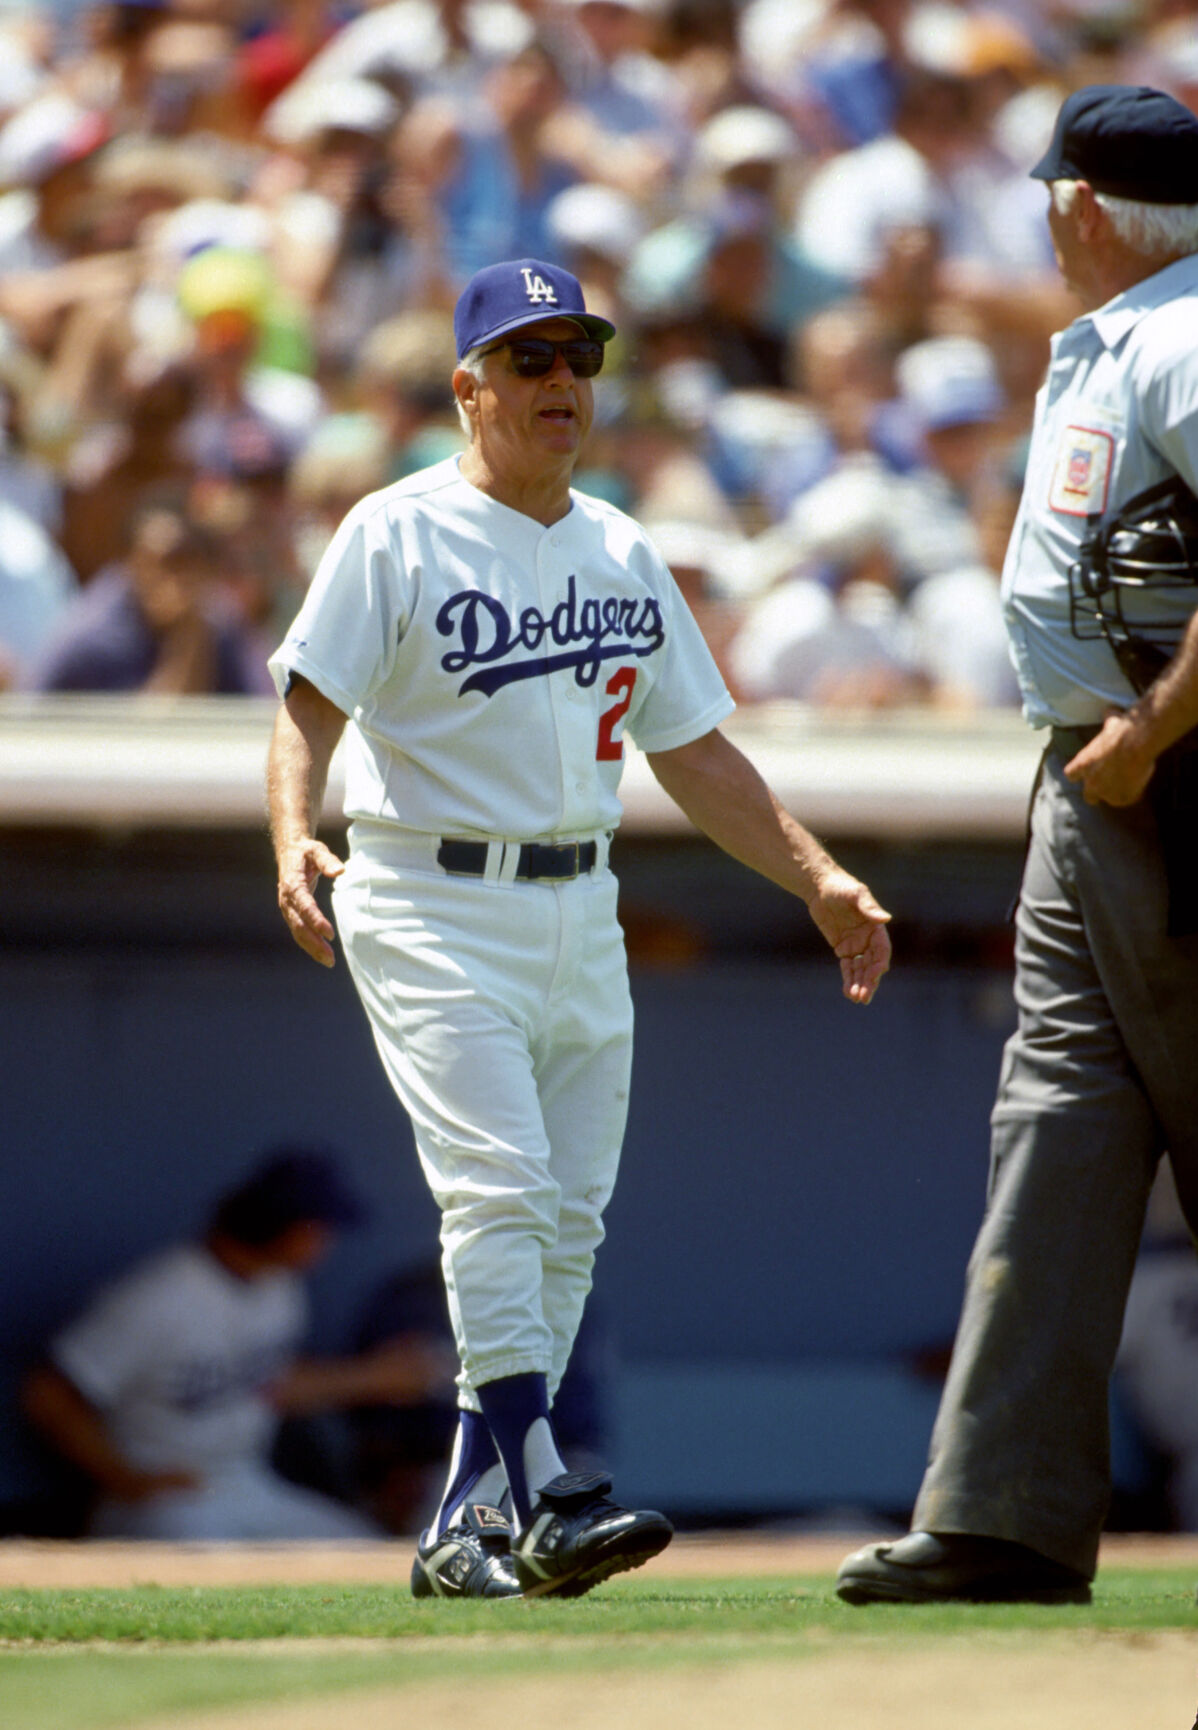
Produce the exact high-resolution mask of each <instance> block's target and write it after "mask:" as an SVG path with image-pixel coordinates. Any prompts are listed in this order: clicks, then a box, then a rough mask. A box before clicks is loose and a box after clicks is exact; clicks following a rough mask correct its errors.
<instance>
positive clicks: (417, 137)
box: [397, 40, 580, 295]
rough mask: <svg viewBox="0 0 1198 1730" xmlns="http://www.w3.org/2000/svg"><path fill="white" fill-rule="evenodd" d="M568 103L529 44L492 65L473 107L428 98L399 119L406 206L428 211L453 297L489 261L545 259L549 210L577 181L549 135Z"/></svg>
mask: <svg viewBox="0 0 1198 1730" xmlns="http://www.w3.org/2000/svg"><path fill="white" fill-rule="evenodd" d="M565 101H566V85H565V81H564V79H563V76H562V72H561V68H560V67H559V65H558V62H557V60H556V59H555V57H554V54H553V53H552V51H551V50H550V48H549V47H548V45H547V44H546V43H545V42H543V41H541V40H534V41H532V42H529V43H528V44H527V45H526V46H525V47H523V48H521V49H519V50H518V51H517V52H516V53H515V54H513V55H511V56H510V57H509V58H507V59H506V60H504V61H502V62H501V63H500V64H499V65H497V66H495V67H493V68H492V69H491V71H490V72H488V73H487V75H486V77H485V78H484V80H483V83H482V85H481V87H480V89H479V91H478V93H477V95H476V96H475V97H474V98H472V100H471V101H470V102H469V103H466V102H463V101H461V100H458V101H453V100H450V99H448V98H446V97H444V96H432V97H428V98H426V99H424V100H422V101H419V102H417V103H416V104H415V105H414V106H413V108H412V109H411V110H410V112H409V113H408V114H407V116H406V117H405V119H404V122H403V124H402V126H401V127H400V131H399V136H398V142H397V151H398V161H399V166H400V170H401V174H402V175H403V177H404V180H405V182H406V186H407V189H408V198H409V200H412V199H420V200H422V201H423V206H424V208H425V210H426V211H427V210H428V209H429V208H431V210H432V211H433V213H434V217H433V221H432V223H430V221H429V218H428V216H427V215H426V216H425V217H424V218H423V220H422V224H421V226H422V227H423V228H424V229H425V230H426V231H427V232H428V233H429V234H430V235H431V236H435V235H438V234H439V242H440V252H441V256H442V259H443V265H444V280H445V282H446V283H447V284H448V285H449V288H450V290H451V292H452V293H453V294H455V295H456V291H457V289H458V288H460V287H461V285H462V284H463V283H464V282H465V281H466V280H467V279H468V278H469V277H470V276H472V275H473V274H474V272H475V271H476V270H480V269H482V267H483V266H484V265H486V264H492V263H495V262H496V261H497V260H499V259H501V258H544V257H546V256H547V255H550V254H551V252H552V243H551V237H550V234H549V229H548V219H547V213H548V210H549V207H550V205H551V204H552V202H553V200H554V198H555V197H556V196H557V194H558V193H559V192H562V191H564V189H565V188H566V187H567V186H571V185H573V183H574V182H575V181H576V180H577V179H579V178H580V174H579V170H578V168H577V166H576V165H575V164H573V163H572V162H570V161H568V160H567V159H566V154H565V152H564V151H563V150H561V149H559V148H557V147H556V146H555V145H554V144H553V143H552V142H551V140H550V135H549V129H550V121H551V119H552V118H553V117H554V116H555V115H556V114H558V113H559V111H561V110H562V108H563V106H564V104H565Z"/></svg>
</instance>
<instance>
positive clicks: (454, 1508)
mask: <svg viewBox="0 0 1198 1730" xmlns="http://www.w3.org/2000/svg"><path fill="white" fill-rule="evenodd" d="M506 1488H507V1477H506V1475H505V1473H504V1470H503V1464H502V1462H501V1460H500V1458H499V1454H498V1452H497V1450H496V1447H495V1443H494V1441H493V1440H492V1437H491V1431H490V1429H489V1428H488V1427H487V1420H486V1418H484V1417H483V1415H482V1413H481V1412H470V1411H466V1410H464V1409H463V1410H460V1411H459V1412H458V1428H457V1434H456V1435H455V1436H454V1438H453V1454H452V1456H451V1458H450V1462H449V1479H448V1482H447V1483H446V1485H445V1493H444V1495H443V1496H442V1497H441V1506H440V1507H439V1508H438V1510H437V1518H436V1520H435V1521H434V1524H433V1531H434V1535H435V1536H437V1537H440V1536H441V1534H442V1533H443V1532H445V1531H446V1530H447V1529H448V1528H449V1527H450V1526H452V1525H453V1524H454V1521H455V1520H456V1518H457V1515H458V1512H459V1510H460V1509H461V1506H462V1503H463V1502H464V1501H465V1500H466V1498H467V1497H468V1496H473V1497H474V1499H475V1500H476V1501H479V1502H487V1503H489V1504H490V1505H491V1506H492V1507H498V1506H499V1502H500V1498H501V1497H502V1495H503V1493H504V1491H505V1490H506Z"/></svg>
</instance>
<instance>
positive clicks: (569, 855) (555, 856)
mask: <svg viewBox="0 0 1198 1730" xmlns="http://www.w3.org/2000/svg"><path fill="white" fill-rule="evenodd" d="M492 845H496V843H489V842H486V841H442V843H441V845H440V846H439V847H438V848H437V864H438V865H440V866H441V868H442V870H444V871H452V872H454V873H456V874H457V875H458V876H461V877H485V876H486V872H487V851H488V847H489V846H492ZM498 845H502V843H498ZM598 857H599V848H598V846H597V845H596V844H595V842H594V841H562V842H556V843H550V842H547V841H525V842H523V843H522V845H521V847H520V856H519V858H518V860H517V862H516V876H517V877H523V878H525V879H527V880H531V879H533V878H548V879H550V881H552V882H562V881H564V880H565V879H567V878H570V877H583V876H585V875H586V873H587V872H588V871H593V870H594V869H595V861H596V860H597V859H598Z"/></svg>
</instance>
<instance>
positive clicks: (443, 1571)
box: [412, 1502, 520, 1598]
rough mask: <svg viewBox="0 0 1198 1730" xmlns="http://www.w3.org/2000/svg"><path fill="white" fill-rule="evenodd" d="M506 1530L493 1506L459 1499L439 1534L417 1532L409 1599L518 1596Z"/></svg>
mask: <svg viewBox="0 0 1198 1730" xmlns="http://www.w3.org/2000/svg"><path fill="white" fill-rule="evenodd" d="M511 1548H512V1528H511V1526H510V1525H509V1524H508V1522H507V1520H506V1519H505V1518H504V1516H503V1515H502V1514H501V1513H500V1511H499V1509H498V1508H492V1507H490V1506H488V1504H487V1503H486V1502H464V1503H463V1504H462V1509H461V1512H460V1514H459V1515H458V1518H457V1520H456V1521H455V1523H454V1524H453V1525H452V1526H450V1527H449V1528H448V1530H447V1531H444V1532H442V1533H441V1535H440V1537H437V1538H434V1537H430V1536H429V1534H428V1533H427V1532H425V1533H424V1534H423V1536H422V1537H421V1539H420V1542H419V1544H418V1545H417V1546H416V1560H415V1561H414V1562H413V1563H412V1596H413V1598H518V1597H519V1596H520V1582H519V1580H517V1578H516V1575H515V1570H514V1569H513V1567H512V1559H511Z"/></svg>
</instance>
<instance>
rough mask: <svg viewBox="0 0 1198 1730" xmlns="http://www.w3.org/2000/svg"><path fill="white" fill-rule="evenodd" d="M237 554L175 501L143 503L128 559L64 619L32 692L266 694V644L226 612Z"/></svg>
mask: <svg viewBox="0 0 1198 1730" xmlns="http://www.w3.org/2000/svg"><path fill="white" fill-rule="evenodd" d="M230 550H231V549H230V547H229V545H228V543H227V542H226V543H224V544H222V541H221V540H220V538H219V537H218V536H217V535H215V534H213V533H212V532H211V531H209V530H206V529H204V528H202V527H201V526H200V524H199V523H197V521H196V520H195V518H194V516H193V515H192V514H191V512H190V511H189V509H188V507H187V505H186V504H185V503H182V502H180V501H179V500H178V499H177V498H175V497H171V496H167V497H166V498H157V497H150V498H147V499H145V500H143V502H142V503H141V504H140V505H139V507H138V508H137V511H136V513H135V516H134V520H133V523H132V525H131V528H130V532H129V540H128V546H127V551H126V552H125V554H124V556H123V557H122V558H121V559H120V560H118V561H117V562H116V563H115V564H111V565H108V566H107V567H106V568H105V569H104V570H102V571H101V572H99V573H98V574H97V575H96V576H95V577H93V578H92V580H91V582H89V583H88V584H87V586H86V587H85V588H84V589H82V590H81V591H80V593H79V594H78V596H77V597H76V598H75V599H74V600H73V601H72V602H71V605H70V606H69V607H68V608H67V609H66V611H65V612H64V613H63V616H62V618H61V619H60V620H59V622H58V624H57V626H56V628H55V630H54V632H53V634H52V636H51V637H50V640H49V642H48V643H47V644H46V646H45V648H44V650H43V653H42V654H41V656H40V657H39V659H38V660H37V661H36V663H35V665H34V668H33V672H32V674H31V676H30V681H29V682H30V684H31V686H32V688H33V689H34V690H38V691H129V692H133V691H141V692H146V693H153V694H157V695H163V696H182V695H193V696H194V695H249V694H253V693H259V694H260V693H261V692H262V690H263V684H262V668H261V650H260V645H259V643H258V641H257V639H256V638H255V637H254V636H253V635H251V634H250V633H249V632H248V631H247V630H246V629H245V628H244V627H243V626H240V625H239V624H238V623H237V621H236V620H235V619H233V618H232V617H230V615H229V610H228V608H227V607H222V604H221V601H222V597H221V593H220V582H221V578H222V576H223V575H224V574H225V573H226V572H227V570H228V561H229V554H230Z"/></svg>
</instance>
